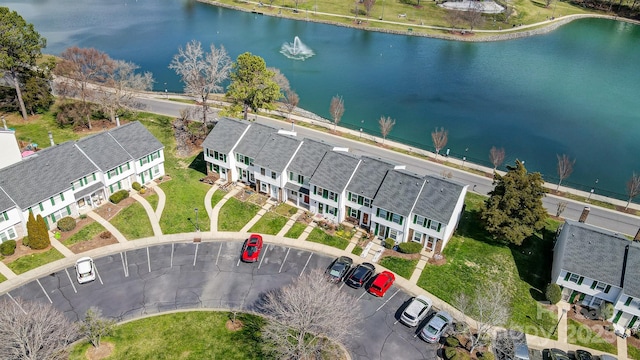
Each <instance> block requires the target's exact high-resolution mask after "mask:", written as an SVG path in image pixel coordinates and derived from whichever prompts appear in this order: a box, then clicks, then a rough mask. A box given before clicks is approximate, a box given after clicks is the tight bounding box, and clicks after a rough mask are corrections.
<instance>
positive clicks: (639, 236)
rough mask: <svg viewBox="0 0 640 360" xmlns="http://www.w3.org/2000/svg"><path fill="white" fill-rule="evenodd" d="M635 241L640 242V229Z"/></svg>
mask: <svg viewBox="0 0 640 360" xmlns="http://www.w3.org/2000/svg"><path fill="white" fill-rule="evenodd" d="M633 241H640V229H638V232H637V233H636V236H635V237H634V238H633Z"/></svg>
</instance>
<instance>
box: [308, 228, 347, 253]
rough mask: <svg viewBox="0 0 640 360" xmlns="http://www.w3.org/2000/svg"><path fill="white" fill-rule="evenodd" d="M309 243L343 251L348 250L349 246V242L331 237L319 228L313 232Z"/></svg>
mask: <svg viewBox="0 0 640 360" xmlns="http://www.w3.org/2000/svg"><path fill="white" fill-rule="evenodd" d="M307 241H311V242H316V243H320V244H325V245H329V246H333V247H336V248H338V249H342V250H344V249H346V248H347V245H349V241H348V240H345V239H343V238H341V237H338V236H331V235H329V234H327V233H325V232H324V231H322V230H320V229H318V228H315V229H313V230H311V233H310V234H309V237H308V238H307Z"/></svg>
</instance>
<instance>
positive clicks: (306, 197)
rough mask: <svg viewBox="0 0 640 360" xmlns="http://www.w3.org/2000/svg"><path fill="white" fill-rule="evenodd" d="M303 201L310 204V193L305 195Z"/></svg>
mask: <svg viewBox="0 0 640 360" xmlns="http://www.w3.org/2000/svg"><path fill="white" fill-rule="evenodd" d="M303 202H304V203H305V204H307V205H309V195H305V196H304V200H303Z"/></svg>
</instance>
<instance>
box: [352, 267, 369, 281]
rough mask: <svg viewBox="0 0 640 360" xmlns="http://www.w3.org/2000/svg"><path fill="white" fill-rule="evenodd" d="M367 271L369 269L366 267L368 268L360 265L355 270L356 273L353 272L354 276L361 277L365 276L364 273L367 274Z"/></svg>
mask: <svg viewBox="0 0 640 360" xmlns="http://www.w3.org/2000/svg"><path fill="white" fill-rule="evenodd" d="M366 272H367V269H366V268H363V267H359V268H358V269H357V270H356V272H355V273H353V277H355V278H358V279H359V278H361V277H363V276H364V274H366Z"/></svg>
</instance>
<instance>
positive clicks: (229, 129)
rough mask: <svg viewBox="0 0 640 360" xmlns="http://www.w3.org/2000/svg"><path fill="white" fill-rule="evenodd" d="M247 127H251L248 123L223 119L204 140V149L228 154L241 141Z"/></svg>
mask: <svg viewBox="0 0 640 360" xmlns="http://www.w3.org/2000/svg"><path fill="white" fill-rule="evenodd" d="M247 126H249V123H248V122H242V121H239V120H234V119H229V118H222V119H220V120H218V123H217V124H216V126H215V127H214V128H213V130H211V132H210V133H209V135H207V138H206V139H204V142H202V147H204V148H208V149H213V150H215V151H218V152H221V153H225V154H228V153H229V152H230V151H231V150H232V149H233V145H235V144H236V143H237V142H238V140H240V137H241V136H242V133H244V131H245V130H246V128H247Z"/></svg>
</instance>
